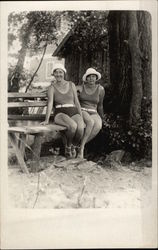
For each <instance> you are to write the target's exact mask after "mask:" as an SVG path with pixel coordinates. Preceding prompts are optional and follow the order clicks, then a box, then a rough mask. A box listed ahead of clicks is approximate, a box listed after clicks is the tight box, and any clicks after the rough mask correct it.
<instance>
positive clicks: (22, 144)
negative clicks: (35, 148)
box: [19, 134, 27, 159]
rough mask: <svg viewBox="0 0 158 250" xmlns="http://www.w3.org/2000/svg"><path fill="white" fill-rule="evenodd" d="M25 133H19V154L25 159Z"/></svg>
mask: <svg viewBox="0 0 158 250" xmlns="http://www.w3.org/2000/svg"><path fill="white" fill-rule="evenodd" d="M26 136H27V135H26V134H20V144H19V149H20V151H21V155H22V156H23V158H24V159H25V148H26V141H27V137H26Z"/></svg>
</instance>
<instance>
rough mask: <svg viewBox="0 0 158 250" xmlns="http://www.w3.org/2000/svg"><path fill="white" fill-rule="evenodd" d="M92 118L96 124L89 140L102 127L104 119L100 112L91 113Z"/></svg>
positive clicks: (89, 139)
mask: <svg viewBox="0 0 158 250" xmlns="http://www.w3.org/2000/svg"><path fill="white" fill-rule="evenodd" d="M91 119H92V120H93V122H94V124H93V129H92V130H91V134H90V136H89V137H88V140H87V142H89V141H91V140H92V139H93V138H94V137H95V136H96V135H97V134H98V133H99V131H100V130H101V128H102V119H101V117H100V116H99V115H98V114H94V115H91Z"/></svg>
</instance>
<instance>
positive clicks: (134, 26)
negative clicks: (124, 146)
mask: <svg viewBox="0 0 158 250" xmlns="http://www.w3.org/2000/svg"><path fill="white" fill-rule="evenodd" d="M128 20H129V41H128V42H129V48H130V53H131V63H132V100H131V105H130V117H129V122H130V124H136V123H137V122H138V121H139V120H140V118H141V101H142V95H143V89H142V76H141V69H142V68H141V67H142V66H141V58H140V48H139V39H138V22H137V15H136V12H135V11H131V12H129V14H128Z"/></svg>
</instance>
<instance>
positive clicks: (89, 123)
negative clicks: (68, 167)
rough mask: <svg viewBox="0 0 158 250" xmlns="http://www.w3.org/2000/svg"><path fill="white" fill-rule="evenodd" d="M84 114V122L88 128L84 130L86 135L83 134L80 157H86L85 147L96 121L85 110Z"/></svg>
mask: <svg viewBox="0 0 158 250" xmlns="http://www.w3.org/2000/svg"><path fill="white" fill-rule="evenodd" d="M82 114H83V120H84V123H85V125H86V128H85V130H84V135H83V137H82V139H81V145H80V150H79V152H78V157H79V158H83V157H84V147H85V144H86V142H87V140H88V138H89V137H90V135H91V132H92V129H93V125H94V122H93V120H92V119H91V116H90V115H89V114H88V113H87V112H86V111H83V112H82Z"/></svg>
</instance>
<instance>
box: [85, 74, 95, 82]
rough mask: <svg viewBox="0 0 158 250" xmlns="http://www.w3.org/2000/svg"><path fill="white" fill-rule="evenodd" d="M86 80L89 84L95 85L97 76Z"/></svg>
mask: <svg viewBox="0 0 158 250" xmlns="http://www.w3.org/2000/svg"><path fill="white" fill-rule="evenodd" d="M86 79H87V82H88V83H90V84H94V83H95V82H96V80H97V76H96V75H88V76H87V78H86Z"/></svg>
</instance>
